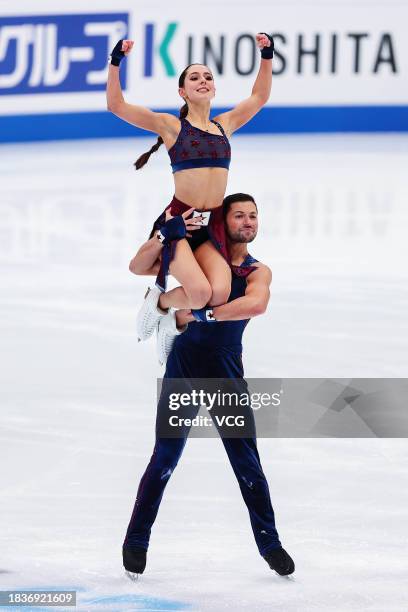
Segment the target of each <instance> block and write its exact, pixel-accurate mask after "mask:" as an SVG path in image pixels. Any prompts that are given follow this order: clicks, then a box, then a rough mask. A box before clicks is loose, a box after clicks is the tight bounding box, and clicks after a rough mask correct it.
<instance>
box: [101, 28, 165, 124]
mask: <svg viewBox="0 0 408 612" xmlns="http://www.w3.org/2000/svg"><path fill="white" fill-rule="evenodd" d="M133 44H134V43H133V41H132V40H123V41H119V42H118V44H117V45H116V46H115V48H114V49H113V51H112V54H111V63H110V65H109V72H108V83H107V87H106V101H107V107H108V110H110V111H111V112H112V113H113V114H114V115H116V116H117V117H120V119H123V120H124V121H127V122H128V123H131V124H132V125H136V126H137V127H140V128H142V129H144V130H148V131H149V132H155V133H156V134H160V135H162V133H163V132H165V131H166V129H167V127H168V126H170V125H173V124H174V123H175V121H176V118H175V117H174V116H173V115H170V114H168V113H155V112H154V111H151V110H150V109H148V108H145V107H144V106H137V105H134V104H128V103H127V102H126V101H125V99H124V97H123V93H122V87H121V84H120V78H119V64H120V61H121V60H122V59H123V57H125V56H127V55H129V53H130V52H131V50H132V47H133Z"/></svg>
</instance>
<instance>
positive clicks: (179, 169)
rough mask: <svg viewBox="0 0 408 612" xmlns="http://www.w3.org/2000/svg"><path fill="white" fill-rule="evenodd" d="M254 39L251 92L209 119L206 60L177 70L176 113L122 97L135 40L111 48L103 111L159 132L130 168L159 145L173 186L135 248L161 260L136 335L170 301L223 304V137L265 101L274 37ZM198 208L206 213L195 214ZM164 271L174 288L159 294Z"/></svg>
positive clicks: (227, 266)
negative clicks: (257, 53)
mask: <svg viewBox="0 0 408 612" xmlns="http://www.w3.org/2000/svg"><path fill="white" fill-rule="evenodd" d="M256 43H257V45H258V47H259V48H260V50H261V57H262V59H261V65H260V68H259V72H258V75H257V77H256V80H255V83H254V86H253V88H252V93H251V95H250V96H249V98H247V99H246V100H243V101H242V102H240V103H239V104H238V105H237V106H235V108H233V109H232V110H230V111H228V112H225V113H222V114H220V115H219V116H218V117H216V118H215V119H212V120H210V104H211V100H212V99H213V98H214V96H215V86H214V78H213V75H212V73H211V71H210V70H209V68H208V67H207V66H205V65H202V64H192V65H190V66H187V68H185V70H183V72H182V73H181V75H180V78H179V83H178V84H179V90H178V91H179V95H180V96H181V97H182V98H183V100H184V102H185V104H184V105H183V107H182V108H181V110H180V114H179V117H175V116H174V115H171V114H169V113H159V112H153V111H151V110H149V109H147V108H144V107H142V106H135V105H132V104H128V103H127V102H125V100H124V98H123V94H122V90H121V85H120V79H119V64H120V62H121V60H122V59H123V57H124V56H125V55H128V54H129V53H130V52H131V50H132V47H133V44H134V43H133V41H131V40H121V41H119V42H118V43H117V44H116V46H115V48H114V49H113V51H112V54H111V59H110V66H109V75H108V84H107V105H108V109H109V110H110V111H111V112H113V113H114V114H115V115H117V116H118V117H120V118H121V119H123V120H124V121H127V122H128V123H131V124H133V125H136V126H137V127H140V128H143V129H145V130H148V131H152V132H155V133H156V134H158V135H159V137H158V139H157V142H156V144H155V145H154V146H153V147H152V148H151V149H150V151H148V152H147V153H144V154H143V155H142V156H141V157H140V158H139V159H138V160H137V161H136V163H135V166H136V169H139V168H142V167H143V166H144V165H145V164H146V162H147V161H148V159H149V157H150V155H151V154H152V153H153V152H155V151H157V149H158V148H159V147H160V145H161V144H162V143H164V144H165V146H166V148H167V151H168V153H169V156H170V163H171V166H172V170H173V176H174V184H175V195H174V198H173V200H172V201H171V202H170V204H169V205H168V206H167V207H166V209H165V211H164V212H163V213H162V214H161V215H160V217H159V218H158V219H157V220H156V221H155V223H154V225H153V229H152V232H151V234H150V240H149V241H148V242H147V243H146V244H145V245H143V247H142V248H141V249H140V251H139V253H138V254H137V255H138V256H139V259H140V256H141V255H143V254H144V253H145V254H146V257H147V259H149V260H151V257H152V253H154V254H157V258H159V259H160V262H161V263H160V269H159V273H158V276H157V279H156V288H154V289H149V290H148V292H147V294H146V296H145V302H144V304H143V307H142V309H141V311H140V313H139V317H138V335H139V339H140V340H145V339H147V338H148V337H150V336H151V335H152V333H153V331H154V329H155V328H156V325H157V323H158V321H159V319H160V317H161V316H163V315H165V314H166V313H167V311H168V309H169V308H170V307H173V308H176V309H179V308H188V309H191V308H193V309H199V308H202V307H204V306H206V305H207V304H208V305H210V306H216V305H218V304H223V303H225V302H226V301H227V299H228V296H229V292H230V287H231V270H232V271H234V266H232V264H231V260H230V257H229V254H228V252H227V247H226V238H225V229H224V223H223V216H222V206H221V205H222V201H223V198H224V195H225V191H226V186H227V177H228V168H229V164H230V158H231V148H230V144H229V137H230V136H231V135H232V134H233V133H234V132H235V131H236V130H238V129H239V128H240V127H241V126H243V125H244V124H245V123H247V122H248V121H249V120H250V119H251V118H252V117H253V116H254V115H256V113H258V112H259V110H260V109H261V108H262V107H263V106H264V104H265V103H266V102H267V101H268V99H269V95H270V91H271V86H272V62H271V60H272V57H273V52H274V43H273V38H272V37H271V36H269V35H268V34H265V33H260V34H257V35H256ZM193 211H199V213H198V216H196V217H193V216H192V215H193ZM204 212H206V213H208V212H209V213H210V215H208V214H207V215H203V214H200V213H204ZM194 214H196V215H197V212H195V213H194ZM208 217H209V220H208ZM206 222H208V227H207V226H206ZM204 224H205V225H204ZM208 238H209V239H210V240H208ZM198 247H200V248H198ZM196 249H197V250H196ZM193 251H195V252H194V254H193ZM169 271H170V273H171V274H172V275H173V276H174V277H175V278H176V280H177V281H178V282H179V283H180V285H181V286H180V287H176V288H175V289H172V290H171V291H168V292H167V293H166V292H165V290H166V278H167V274H168V273H169Z"/></svg>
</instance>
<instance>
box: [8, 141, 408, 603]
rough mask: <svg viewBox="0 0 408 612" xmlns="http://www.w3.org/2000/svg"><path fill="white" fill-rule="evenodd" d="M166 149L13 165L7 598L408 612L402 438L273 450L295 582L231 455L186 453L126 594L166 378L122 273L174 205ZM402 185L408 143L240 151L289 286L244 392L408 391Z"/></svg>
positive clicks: (57, 146) (49, 147) (193, 445)
mask: <svg viewBox="0 0 408 612" xmlns="http://www.w3.org/2000/svg"><path fill="white" fill-rule="evenodd" d="M153 142H154V138H146V139H134V140H132V141H129V140H109V141H108V140H104V141H93V142H91V141H88V142H59V143H51V144H50V143H48V144H47V143H44V144H24V145H7V146H2V147H1V148H0V156H1V164H0V183H1V186H0V269H1V295H0V308H1V317H0V335H1V361H0V372H1V374H0V378H1V388H0V393H1V411H0V426H1V428H0V466H1V470H0V471H1V506H0V524H1V546H0V590H1V589H2V590H7V589H8V590H10V589H36V588H38V589H44V588H46V587H50V588H53V589H56V588H62V589H67V590H68V589H69V590H77V592H78V605H77V609H79V610H120V611H124V610H224V609H231V610H248V611H249V610H251V611H253V610H265V611H266V610H276V611H284V612H309V611H314V610H319V611H320V610H322V611H323V610H324V611H330V612H331V611H333V612H334V611H336V612H339V611H341V612H346V611H347V612H349V611H361V610H369V611H378V612H385V611H387V612H394V611H395V612H397V611H398V612H403V611H406V610H407V607H408V588H407V584H408V563H407V543H408V533H407V531H408V530H407V508H408V504H407V502H408V478H407V472H408V469H407V458H408V443H407V441H406V440H403V439H376V438H368V439H322V438H320V439H260V440H259V450H260V455H261V460H262V464H263V467H264V470H265V473H266V475H267V478H268V481H269V486H270V490H271V495H272V501H273V505H274V508H275V513H276V519H277V527H278V530H279V533H280V536H281V540H282V542H283V545H284V546H285V548H287V550H288V551H289V552H290V553H291V555H292V556H293V557H294V559H295V562H296V572H295V574H294V575H293V577H291V578H281V577H279V576H277V575H276V574H275V573H273V572H271V571H270V570H269V568H268V567H267V565H266V563H265V562H264V561H263V559H261V558H260V557H259V554H258V551H257V549H256V547H255V543H254V541H253V537H252V532H251V529H250V525H249V520H248V516H247V511H246V508H245V506H244V504H243V501H242V500H241V496H240V492H239V488H238V485H237V483H236V481H235V477H234V475H233V472H232V470H231V468H230V466H229V464H228V462H227V458H226V456H225V454H224V451H223V448H222V445H221V443H220V441H219V440H216V439H204V440H199V439H192V440H190V441H189V442H188V444H187V447H186V450H185V454H184V456H183V457H182V459H181V461H180V464H179V466H178V468H177V470H176V471H175V473H174V475H173V476H172V479H171V481H170V483H169V485H168V487H167V490H166V493H165V496H164V500H163V503H162V506H161V508H160V512H159V516H158V520H157V523H156V525H155V527H154V531H153V533H152V539H151V548H150V550H149V555H148V567H147V569H146V572H145V574H144V575H143V577H142V579H141V580H140V581H139V583H137V584H133V583H131V582H130V581H128V580H127V578H126V577H125V576H124V574H123V570H122V565H121V544H122V540H123V537H124V532H125V529H126V526H127V523H128V520H129V516H130V512H131V509H132V507H133V502H134V497H135V494H136V489H137V485H138V483H139V479H140V476H141V474H142V472H143V471H144V469H145V466H146V464H147V462H148V459H149V458H150V454H151V451H152V448H153V439H154V438H153V436H154V420H155V393H156V378H157V376H160V375H161V374H162V372H163V370H162V369H161V368H160V367H159V365H158V363H157V360H156V356H155V347H154V341H149V342H147V343H141V344H138V343H137V338H136V334H135V316H136V312H137V307H138V305H139V303H140V301H141V299H142V296H143V292H144V290H145V287H146V286H147V280H146V279H145V278H139V277H135V276H133V275H132V274H131V273H130V272H129V271H128V262H129V260H130V258H131V257H132V256H133V255H134V253H135V252H136V249H137V247H138V245H140V244H141V242H142V241H143V240H144V238H145V237H146V236H147V234H148V232H149V231H150V227H151V225H152V222H153V220H154V219H155V218H156V217H157V216H158V214H159V213H160V212H161V211H162V210H163V208H164V206H165V205H166V204H167V203H168V202H169V201H170V199H171V196H172V192H173V190H172V180H171V174H170V168H169V165H168V159H167V158H166V154H165V151H164V150H161V151H160V152H159V153H158V154H156V156H152V158H151V160H150V162H149V164H148V166H147V167H146V168H145V169H144V170H143V171H141V172H138V173H136V172H134V171H133V169H132V162H133V161H134V159H136V157H137V156H138V155H140V153H141V152H143V151H145V150H146V149H147V148H150V146H151V144H153ZM407 168H408V137H407V136H390V135H382V136H374V135H370V136H351V135H350V136H333V135H327V136H298V135H296V136H286V137H285V136H279V137H278V136H274V137H271V136H260V137H250V136H241V137H236V138H235V139H234V147H233V162H232V164H231V175H230V181H229V189H228V192H227V193H233V192H236V191H244V192H247V193H250V194H252V195H254V197H255V199H256V201H257V203H258V207H259V213H260V232H259V235H258V238H257V239H256V241H255V242H254V243H253V245H251V248H250V252H251V254H253V255H254V256H256V257H257V258H258V259H260V260H262V261H263V262H265V263H267V264H268V265H269V266H270V267H271V268H272V270H273V284H272V297H271V301H270V305H269V309H268V311H267V313H266V314H265V315H263V316H262V317H258V318H257V319H255V320H253V321H251V323H250V324H249V326H248V328H247V330H246V333H245V336H244V364H245V371H246V375H247V376H249V377H328V378H334V377H335V378H358V377H365V378H371V377H407V372H408V366H407V355H408V314H407V313H408V285H407V280H408V269H407V261H408V240H407V227H408V223H407V222H408V182H407V170H406V169H407ZM14 609H15V608H14ZM22 609H23V608H22ZM24 609H25V610H29V609H31V608H28V607H26V608H24ZM35 609H36V610H39V609H40V608H35ZM60 609H63V608H60ZM67 609H69V608H67Z"/></svg>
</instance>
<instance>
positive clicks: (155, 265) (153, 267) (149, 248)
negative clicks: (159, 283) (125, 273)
mask: <svg viewBox="0 0 408 612" xmlns="http://www.w3.org/2000/svg"><path fill="white" fill-rule="evenodd" d="M162 248H163V244H162V243H161V242H160V240H158V239H157V237H156V236H153V238H150V239H149V240H148V241H147V242H145V243H144V244H142V246H141V247H140V249H139V250H138V252H137V253H136V255H135V256H134V257H133V259H132V260H131V262H130V264H129V270H130V271H131V272H133V274H140V275H155V274H157V273H158V272H159V269H160V259H159V258H160V254H161V251H162Z"/></svg>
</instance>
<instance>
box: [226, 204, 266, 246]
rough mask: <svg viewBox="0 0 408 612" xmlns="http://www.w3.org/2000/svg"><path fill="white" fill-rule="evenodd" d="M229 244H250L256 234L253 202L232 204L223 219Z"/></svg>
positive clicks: (256, 222) (256, 225)
mask: <svg viewBox="0 0 408 612" xmlns="http://www.w3.org/2000/svg"><path fill="white" fill-rule="evenodd" d="M225 227H226V230H227V236H228V238H229V239H230V240H231V242H252V241H253V240H254V238H255V237H256V235H257V233H258V212H257V210H256V206H255V204H254V203H253V202H234V203H233V204H231V207H230V209H229V211H228V214H227V217H226V219H225Z"/></svg>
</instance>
